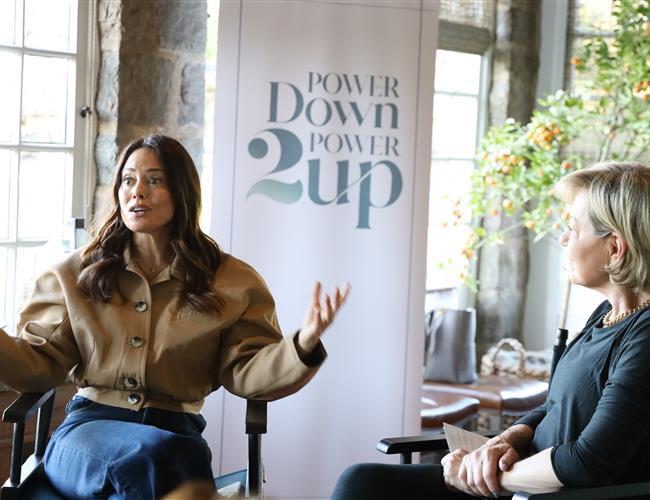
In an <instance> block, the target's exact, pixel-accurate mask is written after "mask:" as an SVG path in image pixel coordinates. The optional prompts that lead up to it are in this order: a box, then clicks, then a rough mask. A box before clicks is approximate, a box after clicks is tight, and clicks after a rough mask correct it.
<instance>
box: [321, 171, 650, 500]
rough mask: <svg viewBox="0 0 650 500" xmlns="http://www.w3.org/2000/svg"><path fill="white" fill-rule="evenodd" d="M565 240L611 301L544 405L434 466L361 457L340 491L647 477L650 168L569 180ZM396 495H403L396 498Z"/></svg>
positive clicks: (376, 492) (578, 265) (577, 344)
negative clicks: (365, 461) (477, 445)
mask: <svg viewBox="0 0 650 500" xmlns="http://www.w3.org/2000/svg"><path fill="white" fill-rule="evenodd" d="M558 192H559V193H560V196H561V197H562V198H563V200H564V201H566V202H567V203H569V204H570V212H571V218H570V220H569V222H568V227H567V229H566V231H565V232H564V233H563V234H562V236H561V237H560V243H561V244H562V245H563V246H564V248H565V254H566V267H567V270H568V273H569V277H570V279H571V281H572V283H574V284H577V285H581V286H584V287H587V288H590V289H592V290H596V291H599V292H600V293H602V294H603V295H604V297H605V298H606V300H605V301H604V302H603V303H602V304H600V306H598V308H597V309H596V310H595V311H594V312H593V314H592V315H591V317H590V318H589V320H588V321H587V324H586V325H585V327H584V329H583V330H582V332H581V333H580V334H579V335H578V336H577V337H576V339H575V340H574V341H573V342H572V343H571V344H569V345H568V346H567V349H566V351H565V353H564V355H563V356H562V358H561V360H560V362H559V363H558V365H557V368H556V370H555V374H554V377H553V381H552V384H551V386H550V388H549V394H548V398H547V400H546V402H545V403H544V405H542V406H541V407H539V408H538V409H536V410H534V411H532V412H531V413H530V414H528V415H526V416H525V417H523V418H521V419H520V420H519V421H518V422H517V423H516V424H515V425H514V426H512V427H510V428H509V429H507V430H506V431H505V432H503V433H502V434H501V435H500V436H498V437H496V438H493V439H491V440H490V441H488V442H487V443H486V444H485V445H484V446H483V447H481V448H479V449H478V450H476V451H474V452H472V453H467V452H466V451H464V450H456V451H454V452H453V453H450V454H448V455H447V456H446V457H444V458H443V460H442V467H440V466H435V465H418V466H408V465H404V466H399V465H360V466H354V467H353V468H352V469H349V470H348V471H346V472H345V473H344V475H343V476H342V477H341V479H340V480H339V484H338V486H337V489H336V490H335V492H334V495H333V498H334V499H336V500H341V499H352V498H354V499H356V500H361V499H364V498H368V499H369V498H373V499H375V500H377V499H383V498H386V499H388V498H397V497H401V498H410V499H417V498H429V499H432V498H462V497H467V496H496V495H497V494H498V493H500V492H503V491H517V490H525V491H541V492H544V491H554V490H557V489H559V488H561V487H562V486H574V487H579V486H598V485H607V484H617V483H634V482H641V481H648V480H650V453H649V451H648V450H650V425H648V423H649V422H650V168H648V167H646V166H644V165H641V164H638V163H601V164H597V165H594V166H593V167H592V168H589V169H586V170H582V171H578V172H575V173H573V174H570V175H568V176H567V177H565V178H564V179H563V180H562V181H561V182H560V184H559V185H558ZM396 495H397V496H396Z"/></svg>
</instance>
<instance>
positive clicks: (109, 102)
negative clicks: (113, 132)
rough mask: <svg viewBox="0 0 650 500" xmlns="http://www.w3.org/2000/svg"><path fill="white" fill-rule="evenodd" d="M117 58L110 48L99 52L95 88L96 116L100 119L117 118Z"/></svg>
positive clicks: (109, 119)
mask: <svg viewBox="0 0 650 500" xmlns="http://www.w3.org/2000/svg"><path fill="white" fill-rule="evenodd" d="M117 89H118V60H117V54H116V53H115V52H113V51H112V50H103V51H102V52H101V65H100V69H99V85H98V90H97V102H96V103H95V107H96V110H97V118H98V119H99V120H100V121H111V120H115V119H117Z"/></svg>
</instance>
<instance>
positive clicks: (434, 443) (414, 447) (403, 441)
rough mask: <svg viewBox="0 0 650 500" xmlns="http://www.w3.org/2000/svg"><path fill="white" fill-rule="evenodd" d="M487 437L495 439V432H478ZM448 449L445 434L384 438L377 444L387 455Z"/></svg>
mask: <svg viewBox="0 0 650 500" xmlns="http://www.w3.org/2000/svg"><path fill="white" fill-rule="evenodd" d="M476 434H480V435H481V436H485V437H488V438H490V437H494V436H495V434H494V432H477V433H476ZM446 448H447V440H446V438H445V434H444V433H443V432H439V433H436V434H428V435H426V436H406V437H392V438H384V439H382V440H381V441H379V442H378V443H377V449H378V450H379V451H381V452H382V453H385V454H386V455H393V454H395V453H415V452H418V451H440V450H444V449H446Z"/></svg>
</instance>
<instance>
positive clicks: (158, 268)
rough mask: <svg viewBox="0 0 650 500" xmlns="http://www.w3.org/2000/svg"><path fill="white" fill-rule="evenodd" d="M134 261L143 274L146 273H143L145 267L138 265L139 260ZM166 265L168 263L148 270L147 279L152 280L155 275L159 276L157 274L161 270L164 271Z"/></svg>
mask: <svg viewBox="0 0 650 500" xmlns="http://www.w3.org/2000/svg"><path fill="white" fill-rule="evenodd" d="M135 261H136V262H137V264H138V266H139V267H140V269H142V270H143V271H144V272H145V273H147V271H145V269H147V268H146V267H145V266H143V265H142V264H141V263H140V261H139V260H137V259H136V260H135ZM168 265H169V263H168V262H163V263H162V264H161V265H160V266H158V267H152V268H151V270H150V271H149V273H148V275H149V278H153V277H154V276H156V275H157V274H159V273H160V272H161V271H162V270H163V269H165V268H166V267H167V266H168Z"/></svg>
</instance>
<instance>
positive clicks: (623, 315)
mask: <svg viewBox="0 0 650 500" xmlns="http://www.w3.org/2000/svg"><path fill="white" fill-rule="evenodd" d="M649 306H650V299H648V300H646V301H645V302H644V303H643V304H641V305H640V306H637V307H635V308H634V309H628V310H627V311H624V312H622V313H621V314H619V315H618V316H616V317H615V318H612V317H611V316H612V311H613V310H614V308H613V307H612V308H611V309H610V310H609V312H608V313H607V314H605V316H604V317H603V326H612V325H615V324H616V323H618V322H620V321H623V320H624V319H625V318H627V317H628V316H631V315H632V314H634V313H635V312H639V311H641V310H642V309H645V308H646V307H649Z"/></svg>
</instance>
